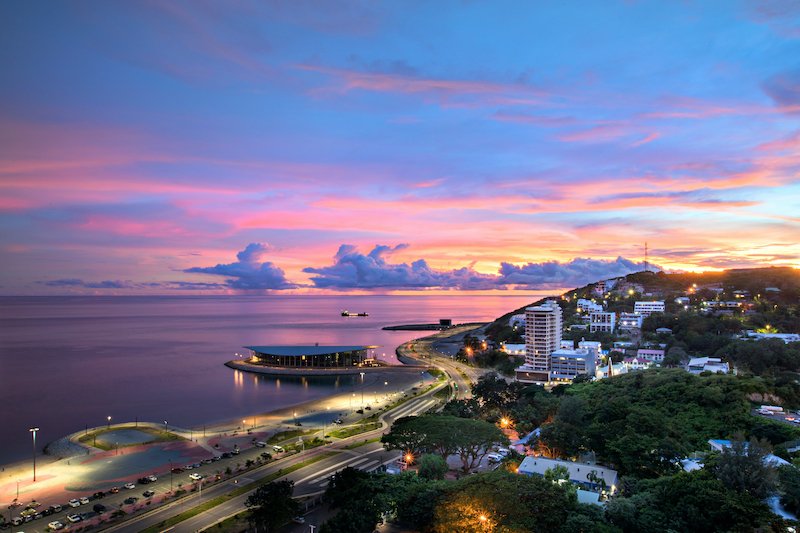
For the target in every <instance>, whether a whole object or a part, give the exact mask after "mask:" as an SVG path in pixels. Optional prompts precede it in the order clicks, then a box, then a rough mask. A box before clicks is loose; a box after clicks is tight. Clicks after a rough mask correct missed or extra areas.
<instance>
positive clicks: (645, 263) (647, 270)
mask: <svg viewBox="0 0 800 533" xmlns="http://www.w3.org/2000/svg"><path fill="white" fill-rule="evenodd" d="M644 271H645V272H649V271H650V263H649V262H648V261H647V242H645V243H644Z"/></svg>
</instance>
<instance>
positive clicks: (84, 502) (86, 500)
mask: <svg viewBox="0 0 800 533" xmlns="http://www.w3.org/2000/svg"><path fill="white" fill-rule="evenodd" d="M78 501H80V502H81V505H86V504H87V503H89V498H87V497H86V496H81V498H80V500H78Z"/></svg>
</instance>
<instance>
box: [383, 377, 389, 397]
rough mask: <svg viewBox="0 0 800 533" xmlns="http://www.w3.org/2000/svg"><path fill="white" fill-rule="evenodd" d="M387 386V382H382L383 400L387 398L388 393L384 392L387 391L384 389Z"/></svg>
mask: <svg viewBox="0 0 800 533" xmlns="http://www.w3.org/2000/svg"><path fill="white" fill-rule="evenodd" d="M388 385H389V382H388V381H384V382H383V397H384V398H386V397H387V396H388V393H387V392H386V390H387V389H386V387H387V386H388Z"/></svg>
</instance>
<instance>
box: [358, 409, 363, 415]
mask: <svg viewBox="0 0 800 533" xmlns="http://www.w3.org/2000/svg"><path fill="white" fill-rule="evenodd" d="M356 413H358V414H360V415H363V414H364V410H363V409H359V410H358V411H356Z"/></svg>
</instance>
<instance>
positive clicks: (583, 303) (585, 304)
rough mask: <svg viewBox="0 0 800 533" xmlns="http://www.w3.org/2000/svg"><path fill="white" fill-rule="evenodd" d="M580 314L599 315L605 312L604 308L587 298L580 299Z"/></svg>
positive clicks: (578, 303)
mask: <svg viewBox="0 0 800 533" xmlns="http://www.w3.org/2000/svg"><path fill="white" fill-rule="evenodd" d="M577 305H578V312H579V313H582V314H587V313H599V312H601V311H603V306H602V305H600V304H598V303H595V302H593V301H591V300H587V299H585V298H578V302H577Z"/></svg>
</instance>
